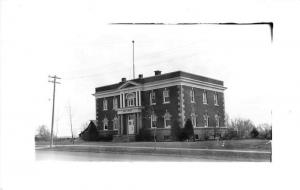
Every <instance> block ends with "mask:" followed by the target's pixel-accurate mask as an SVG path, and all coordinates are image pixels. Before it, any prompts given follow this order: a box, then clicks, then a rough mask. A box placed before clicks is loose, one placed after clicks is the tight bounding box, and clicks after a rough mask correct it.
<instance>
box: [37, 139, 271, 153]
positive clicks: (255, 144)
mask: <svg viewBox="0 0 300 190" xmlns="http://www.w3.org/2000/svg"><path fill="white" fill-rule="evenodd" d="M48 144H49V142H45V141H38V142H36V145H37V146H38V145H48ZM54 144H56V145H71V144H72V143H71V141H70V140H64V141H57V142H54ZM75 145H104V146H130V147H155V146H156V147H167V148H192V149H193V148H195V149H197V148H198V149H226V150H258V151H259V150H261V151H271V149H272V148H271V143H269V140H261V139H243V140H225V141H216V140H215V141H197V142H156V143H155V142H126V143H113V142H85V141H82V140H76V141H75Z"/></svg>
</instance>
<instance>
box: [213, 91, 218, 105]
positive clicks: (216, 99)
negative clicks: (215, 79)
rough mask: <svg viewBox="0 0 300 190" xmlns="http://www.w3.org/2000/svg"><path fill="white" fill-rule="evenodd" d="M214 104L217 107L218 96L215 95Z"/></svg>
mask: <svg viewBox="0 0 300 190" xmlns="http://www.w3.org/2000/svg"><path fill="white" fill-rule="evenodd" d="M214 103H215V106H218V105H219V104H218V94H217V93H215V94H214Z"/></svg>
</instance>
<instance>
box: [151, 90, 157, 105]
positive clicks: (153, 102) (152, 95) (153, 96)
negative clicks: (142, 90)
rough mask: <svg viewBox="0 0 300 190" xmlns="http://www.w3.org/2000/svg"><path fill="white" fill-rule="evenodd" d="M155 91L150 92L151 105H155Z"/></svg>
mask: <svg viewBox="0 0 300 190" xmlns="http://www.w3.org/2000/svg"><path fill="white" fill-rule="evenodd" d="M155 104H156V102H155V92H151V93H150V105H155Z"/></svg>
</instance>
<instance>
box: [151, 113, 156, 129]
mask: <svg viewBox="0 0 300 190" xmlns="http://www.w3.org/2000/svg"><path fill="white" fill-rule="evenodd" d="M156 127H157V117H156V115H155V114H154V113H153V114H152V115H151V128H156Z"/></svg>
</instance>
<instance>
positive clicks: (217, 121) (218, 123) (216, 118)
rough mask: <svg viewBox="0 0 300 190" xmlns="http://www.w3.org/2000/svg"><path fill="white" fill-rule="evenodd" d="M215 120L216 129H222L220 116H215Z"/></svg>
mask: <svg viewBox="0 0 300 190" xmlns="http://www.w3.org/2000/svg"><path fill="white" fill-rule="evenodd" d="M215 120H216V127H220V116H218V115H217V114H216V115H215Z"/></svg>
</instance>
